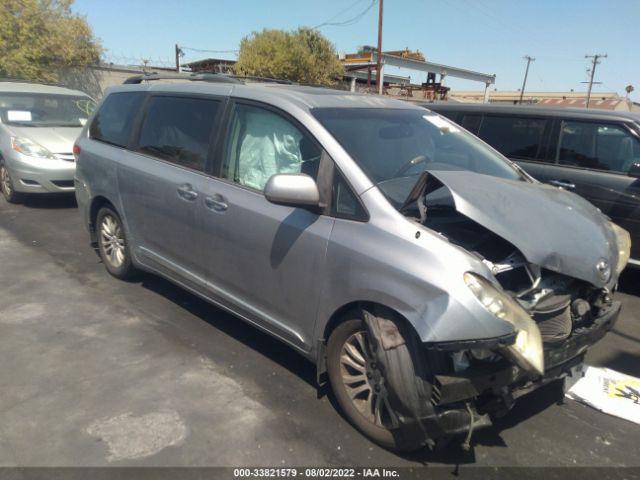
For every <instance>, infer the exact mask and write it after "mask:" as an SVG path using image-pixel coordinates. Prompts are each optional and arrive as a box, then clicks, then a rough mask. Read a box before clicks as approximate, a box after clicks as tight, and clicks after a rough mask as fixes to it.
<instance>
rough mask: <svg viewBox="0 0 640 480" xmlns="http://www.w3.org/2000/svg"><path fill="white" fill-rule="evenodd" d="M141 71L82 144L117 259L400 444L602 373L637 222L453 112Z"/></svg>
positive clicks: (122, 268) (423, 442)
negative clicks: (592, 357) (602, 342)
mask: <svg viewBox="0 0 640 480" xmlns="http://www.w3.org/2000/svg"><path fill="white" fill-rule="evenodd" d="M200 78H201V79H209V80H211V82H183V83H175V82H174V83H163V82H161V81H157V82H145V83H141V84H136V83H137V82H141V81H142V80H143V79H141V78H139V79H137V80H132V81H131V82H130V83H132V84H129V85H123V86H119V87H115V88H113V89H111V90H109V91H108V94H107V95H106V96H105V98H104V99H103V101H102V103H101V104H100V105H99V107H98V109H97V111H96V113H95V114H94V115H93V117H92V118H91V119H90V120H89V122H88V123H87V125H86V127H85V129H84V130H83V132H82V134H81V136H80V137H79V139H78V141H77V144H76V147H75V149H74V150H75V151H76V152H77V153H78V158H77V169H76V178H75V184H76V197H77V199H78V204H79V207H80V211H81V214H82V215H83V218H84V222H85V223H86V225H87V226H88V229H89V232H90V234H91V239H92V241H93V242H95V244H96V245H97V248H98V250H99V252H100V255H101V257H102V260H103V262H104V265H105V267H106V269H107V270H108V271H109V272H110V273H111V274H112V275H114V276H116V277H118V278H126V277H130V276H131V275H132V274H134V272H135V271H136V270H144V271H147V272H153V273H155V274H158V275H161V276H163V277H166V278H168V279H169V280H171V281H172V282H174V283H176V284H177V285H180V286H181V287H183V288H185V289H187V290H189V291H191V292H193V293H194V294H196V295H199V296H201V297H203V298H205V299H207V300H209V301H210V302H212V303H214V304H216V305H218V306H220V307H221V308H223V309H226V310H228V311H230V312H232V313H233V314H235V315H236V316H237V317H239V318H241V319H243V320H245V321H247V322H249V323H251V324H253V325H255V326H256V327H258V328H260V329H262V330H264V331H266V332H268V333H269V334H271V335H273V336H275V337H277V338H278V339H280V340H281V341H283V342H285V343H287V344H289V345H290V346H291V347H293V348H294V349H296V350H297V351H298V352H299V353H300V354H301V355H302V356H303V357H305V358H307V359H308V360H310V361H312V362H314V363H315V364H316V365H317V372H318V382H319V383H323V382H326V381H327V380H328V382H329V383H330V385H331V387H332V391H333V394H334V395H335V398H336V400H337V402H338V404H339V405H340V407H341V409H342V410H343V411H344V413H345V415H346V417H347V418H348V419H349V420H350V421H351V422H352V423H353V425H354V426H355V427H357V428H358V429H359V430H360V431H361V432H363V433H364V434H365V435H367V436H369V437H370V438H372V439H373V440H375V441H376V442H378V443H379V444H381V445H383V446H385V447H387V448H391V449H397V450H413V449H418V448H421V447H423V446H434V445H435V444H436V443H438V442H440V441H441V440H445V439H450V438H461V439H463V441H464V442H465V443H466V444H467V445H468V443H469V440H470V437H471V434H472V432H473V431H474V430H476V429H478V428H481V427H484V426H487V425H490V424H491V419H492V418H494V416H496V415H502V414H504V413H506V412H507V411H508V410H509V409H510V408H511V406H512V405H513V403H514V400H515V399H517V398H518V397H519V396H521V395H524V394H526V393H527V392H530V391H531V390H533V389H535V388H537V387H539V386H540V385H543V384H545V383H548V382H551V381H554V380H563V381H564V383H565V386H569V385H571V384H572V383H573V382H575V381H576V380H577V379H579V378H580V377H581V375H582V374H581V365H582V361H583V358H584V355H585V351H586V349H587V348H588V347H589V346H590V345H591V344H593V343H594V342H596V341H597V340H599V339H600V338H601V337H602V336H603V335H604V334H605V333H606V332H607V331H608V330H609V329H611V328H612V326H613V324H614V323H615V321H616V319H617V317H618V314H619V311H620V303H619V302H616V301H614V300H613V298H612V296H613V293H614V291H615V289H616V284H617V280H618V276H619V274H620V272H621V271H622V269H623V268H624V267H625V264H626V262H627V259H628V257H629V248H630V241H629V235H628V233H627V232H626V231H624V230H623V229H621V228H619V227H618V226H616V225H615V224H613V223H611V222H610V220H609V219H607V218H606V217H605V216H603V215H602V214H601V213H600V212H599V211H598V210H597V209H596V208H594V207H593V206H592V205H591V204H589V203H588V202H587V201H585V200H583V199H582V198H581V197H579V196H577V195H575V194H573V193H570V192H567V191H564V190H561V189H558V188H556V187H552V186H548V185H542V184H540V183H538V182H536V181H534V180H532V179H531V178H530V177H529V176H528V175H526V174H525V173H523V172H522V171H521V170H520V169H519V168H518V167H517V166H516V165H514V164H513V163H511V162H510V161H509V160H507V159H506V158H504V157H503V156H501V155H500V154H498V153H497V152H496V151H495V150H493V149H492V148H490V147H489V146H487V145H486V144H484V143H483V142H482V141H480V140H478V139H477V138H476V137H474V136H472V135H470V134H469V133H467V132H466V131H464V130H463V129H461V128H459V127H458V126H456V125H455V124H453V123H451V122H449V121H448V120H446V119H444V118H442V117H440V116H438V115H435V114H433V113H430V112H427V111H425V110H424V109H423V108H420V107H414V106H411V105H408V104H407V103H404V102H399V101H394V100H390V99H385V98H382V97H377V96H367V95H359V94H353V93H348V92H341V91H335V90H328V89H322V88H314V87H303V86H297V85H282V84H276V83H262V84H257V83H253V84H251V83H245V82H240V81H238V80H237V79H233V78H230V77H223V76H215V75H212V76H210V77H208V78H207V77H206V76H201V77H200Z"/></svg>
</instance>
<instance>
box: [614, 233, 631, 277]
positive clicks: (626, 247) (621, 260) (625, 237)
mask: <svg viewBox="0 0 640 480" xmlns="http://www.w3.org/2000/svg"><path fill="white" fill-rule="evenodd" d="M611 228H612V229H613V233H615V234H616V247H617V250H618V264H617V265H616V273H617V274H618V275H619V274H620V272H622V270H623V269H624V267H626V266H627V262H628V261H629V256H630V255H631V237H630V236H629V232H627V231H626V230H625V229H624V228H622V227H620V226H618V225H616V224H615V223H613V222H611Z"/></svg>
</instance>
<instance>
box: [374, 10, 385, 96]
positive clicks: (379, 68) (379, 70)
mask: <svg viewBox="0 0 640 480" xmlns="http://www.w3.org/2000/svg"><path fill="white" fill-rule="evenodd" d="M378 3H379V4H380V11H379V13H378V64H377V65H376V84H377V87H378V95H382V86H383V85H384V82H383V78H382V76H383V73H382V4H383V0H378Z"/></svg>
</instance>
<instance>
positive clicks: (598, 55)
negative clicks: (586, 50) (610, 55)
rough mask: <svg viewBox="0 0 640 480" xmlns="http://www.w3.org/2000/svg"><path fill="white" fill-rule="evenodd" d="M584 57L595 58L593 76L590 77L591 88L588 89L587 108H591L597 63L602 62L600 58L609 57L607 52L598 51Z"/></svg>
mask: <svg viewBox="0 0 640 480" xmlns="http://www.w3.org/2000/svg"><path fill="white" fill-rule="evenodd" d="M584 58H593V62H592V65H591V78H590V79H589V90H588V91H587V105H586V108H589V100H591V87H593V77H594V75H595V74H596V65H598V64H599V63H600V62H599V61H598V59H599V58H607V54H606V53H605V54H604V55H601V54H599V53H596V54H595V55H585V56H584Z"/></svg>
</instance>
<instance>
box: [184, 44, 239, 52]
mask: <svg viewBox="0 0 640 480" xmlns="http://www.w3.org/2000/svg"><path fill="white" fill-rule="evenodd" d="M180 49H181V50H190V51H192V52H198V53H238V52H239V51H240V50H205V49H202V48H191V47H184V46H182V45H181V46H180Z"/></svg>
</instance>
